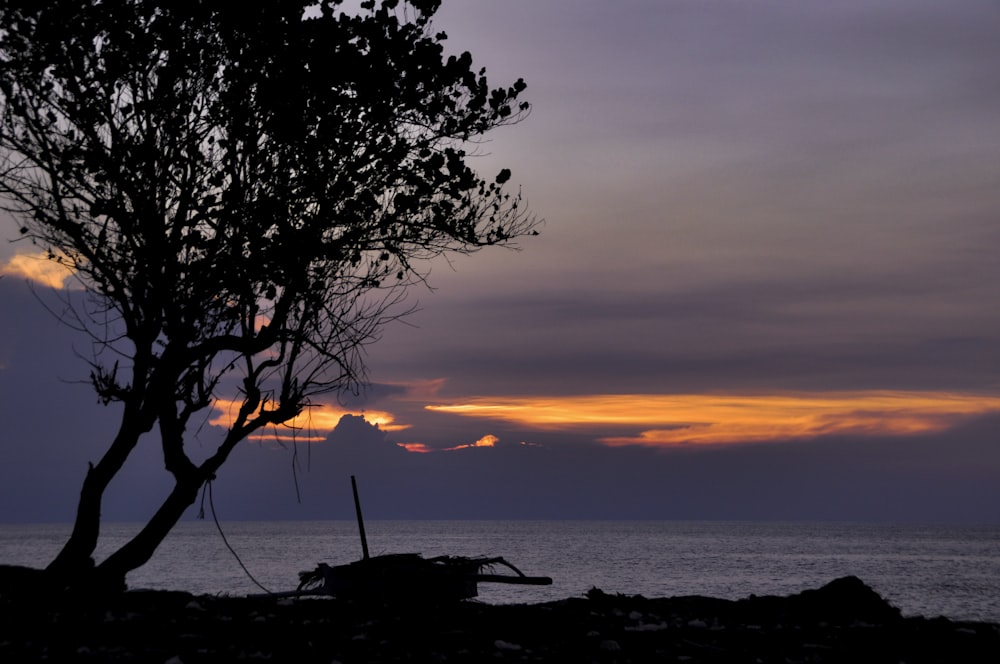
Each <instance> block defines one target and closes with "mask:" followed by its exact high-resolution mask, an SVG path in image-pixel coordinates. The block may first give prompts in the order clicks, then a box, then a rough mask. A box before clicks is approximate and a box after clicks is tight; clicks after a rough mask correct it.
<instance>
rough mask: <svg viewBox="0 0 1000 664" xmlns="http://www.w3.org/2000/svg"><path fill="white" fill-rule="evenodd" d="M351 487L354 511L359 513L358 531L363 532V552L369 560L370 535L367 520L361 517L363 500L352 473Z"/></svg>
mask: <svg viewBox="0 0 1000 664" xmlns="http://www.w3.org/2000/svg"><path fill="white" fill-rule="evenodd" d="M351 489H352V490H353V491H354V511H355V512H357V514H358V532H359V533H361V552H362V553H363V554H364V559H365V560H368V537H366V536H365V520H364V519H363V518H362V517H361V501H360V500H358V482H357V480H355V479H354V475H351Z"/></svg>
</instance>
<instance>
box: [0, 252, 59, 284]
mask: <svg viewBox="0 0 1000 664" xmlns="http://www.w3.org/2000/svg"><path fill="white" fill-rule="evenodd" d="M48 256H49V254H48V252H47V251H39V252H36V253H33V254H16V255H15V256H13V257H12V258H11V259H10V260H9V261H7V263H6V264H4V265H3V266H2V267H0V274H8V275H11V276H17V277H24V278H26V279H29V280H30V281H34V282H36V283H39V284H42V285H44V286H48V287H49V288H57V289H62V288H65V287H66V281H67V280H69V278H70V277H72V276H73V274H74V272H73V269H72V268H71V267H69V266H68V265H64V264H63V263H60V262H58V261H56V260H54V259H51V258H49V257H48Z"/></svg>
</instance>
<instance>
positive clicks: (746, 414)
mask: <svg viewBox="0 0 1000 664" xmlns="http://www.w3.org/2000/svg"><path fill="white" fill-rule="evenodd" d="M426 408H427V409H428V410H432V411H436V412H442V413H453V414H456V415H464V416H467V417H478V418H485V419H492V420H501V421H506V422H511V423H514V424H518V425H522V426H527V427H532V428H536V429H583V428H587V429H589V430H599V429H601V428H605V429H618V430H620V429H622V428H623V427H627V428H636V429H638V430H639V433H638V434H635V435H631V436H606V437H603V438H600V441H601V442H603V443H606V444H608V445H655V446H662V445H679V444H711V443H748V442H763V441H777V440H792V439H803V438H816V437H818V436H828V435H835V434H840V435H883V436H886V435H888V436H898V435H905V434H918V433H931V432H935V431H942V430H945V429H948V428H950V427H952V426H954V425H955V424H956V423H957V422H958V421H961V420H963V419H966V418H968V417H972V416H976V415H982V414H985V413H989V412H998V411H1000V397H995V396H984V395H970V394H960V393H947V392H890V391H860V392H824V393H801V394H787V395H760V396H755V395H704V394H661V395H657V394H613V395H585V396H566V397H498V398H490V397H480V398H474V399H471V400H468V401H466V402H464V403H456V404H447V405H433V406H427V407H426Z"/></svg>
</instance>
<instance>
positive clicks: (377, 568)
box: [278, 476, 552, 600]
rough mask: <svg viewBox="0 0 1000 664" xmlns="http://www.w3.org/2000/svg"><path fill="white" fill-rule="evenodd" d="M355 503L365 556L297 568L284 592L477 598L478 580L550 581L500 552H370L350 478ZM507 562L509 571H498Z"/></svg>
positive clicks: (360, 596) (355, 487) (361, 596)
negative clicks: (292, 586)
mask: <svg viewBox="0 0 1000 664" xmlns="http://www.w3.org/2000/svg"><path fill="white" fill-rule="evenodd" d="M351 487H352V489H353V491H354V507H355V510H356V512H357V517H358V530H359V533H360V535H361V548H362V553H363V557H362V558H361V560H357V561H355V562H353V563H348V564H346V565H327V564H326V563H319V565H317V567H316V569H314V570H311V571H306V572H300V573H299V581H300V583H299V587H298V589H297V590H294V591H292V592H287V593H278V594H279V595H280V596H283V597H298V596H303V595H330V596H335V597H344V598H350V599H396V600H459V599H468V598H471V597H476V596H477V595H478V594H479V584H480V583H508V584H518V585H536V586H541V585H550V584H551V583H552V579H551V578H549V577H547V576H526V575H525V574H524V573H523V572H521V570H519V569H518V568H516V567H514V565H512V564H510V563H509V562H507V561H506V560H504V559H503V558H501V557H495V558H487V557H465V556H436V557H434V558H424V557H423V556H422V555H420V554H419V553H394V554H386V555H380V556H370V555H369V554H368V540H367V537H366V535H365V525H364V519H363V518H362V516H361V503H360V501H359V500H358V485H357V482H356V480H355V478H354V477H353V476H352V477H351ZM497 567H505V568H507V569H508V570H510V571H511V572H513V574H496V573H495V571H496V568H497Z"/></svg>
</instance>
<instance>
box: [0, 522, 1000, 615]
mask: <svg viewBox="0 0 1000 664" xmlns="http://www.w3.org/2000/svg"><path fill="white" fill-rule="evenodd" d="M137 528H138V526H137V525H135V524H110V525H108V526H106V527H105V532H104V539H103V541H102V547H101V550H102V551H105V552H108V551H110V550H112V549H113V547H114V546H116V545H117V544H120V543H122V542H123V541H125V539H126V538H127V537H128V536H129V535H130V534H131V533H132V532H134V531H135V530H136V529H137ZM223 530H224V531H225V534H226V536H227V538H228V540H229V542H230V544H231V545H232V546H233V548H234V549H235V550H236V552H237V553H238V554H239V556H240V558H241V559H242V561H243V563H244V564H245V565H246V566H247V568H248V569H249V571H250V572H251V573H252V574H253V575H254V576H255V577H256V578H257V579H258V580H259V581H260V583H261V584H262V585H263V586H265V587H267V588H268V589H270V590H276V591H277V590H291V589H294V588H295V586H296V585H297V583H298V576H297V575H298V572H299V571H301V570H307V569H312V568H314V567H315V566H316V563H318V562H320V561H323V562H328V563H331V564H337V563H344V562H350V561H353V560H356V559H358V558H360V557H361V545H360V540H359V538H358V534H357V526H356V524H355V523H354V522H351V521H324V522H275V523H254V522H235V523H223ZM366 530H367V534H368V544H369V549H370V550H371V553H372V554H373V555H375V554H379V553H402V552H419V553H423V554H424V555H426V556H428V557H429V556H433V555H442V554H453V555H469V556H477V555H485V556H504V557H505V558H506V559H507V560H508V561H510V562H511V563H513V564H514V565H516V566H517V567H519V568H520V569H521V570H522V571H523V572H524V573H525V574H528V575H546V576H551V577H552V578H553V581H554V583H553V585H552V586H541V587H535V586H506V585H497V584H483V585H481V586H480V599H481V600H483V601H486V602H491V603H504V602H539V601H547V600H553V599H563V598H566V597H573V596H579V595H582V594H583V593H585V592H586V591H587V590H588V589H590V588H591V587H594V586H596V587H598V588H600V589H602V590H604V591H606V592H622V593H630V594H632V593H638V594H643V595H646V596H656V597H669V596H674V595H695V594H697V595H709V596H714V597H722V598H729V599H738V598H741V597H746V596H748V595H750V594H757V595H765V594H778V595H785V594H789V593H795V592H799V591H801V590H805V589H808V588H816V587H819V586H820V585H822V584H824V583H826V582H828V581H830V580H832V579H834V578H836V577H839V576H845V575H848V574H853V575H855V576H858V577H860V578H861V579H862V580H864V581H865V582H866V583H867V584H868V585H870V586H871V587H872V588H874V589H875V590H877V591H878V592H879V593H880V594H881V595H882V596H883V597H885V598H886V599H888V600H889V601H890V602H892V604H894V605H895V606H897V607H899V608H900V609H901V610H902V611H903V613H904V614H905V615H924V616H929V617H930V616H939V615H943V616H947V617H949V618H952V619H956V620H986V621H990V622H996V623H1000V526H940V525H934V526H916V525H877V524H828V523H824V524H791V523H790V524H776V523H746V522H735V523H725V522H671V521H665V522H664V521H638V522H637V521H624V522H615V521H371V522H367V523H366ZM68 532H69V526H66V525H28V526H25V525H0V562H3V563H8V564H22V565H32V566H42V565H44V564H45V563H46V562H47V561H48V560H49V559H51V557H52V556H53V555H55V553H56V552H57V551H58V549H59V546H60V545H61V544H62V542H63V541H64V540H65V538H66V536H67V534H68ZM129 585H130V587H133V588H139V587H144V588H158V589H176V590H188V591H191V592H195V593H208V594H218V593H223V594H233V595H240V594H246V593H254V592H260V590H259V589H258V588H257V587H256V586H255V585H254V584H253V582H252V581H251V580H250V579H249V578H248V577H247V576H246V575H245V574H244V572H243V570H242V569H241V568H240V566H239V564H238V563H237V561H236V560H235V559H234V558H233V556H232V554H231V553H229V551H228V550H227V549H226V548H225V545H224V544H223V542H222V539H221V537H220V536H219V533H218V531H217V530H216V527H215V524H214V523H212V521H211V520H208V521H191V522H184V523H182V524H180V525H179V526H178V527H177V528H176V529H175V531H174V532H173V533H172V534H171V535H170V537H169V538H168V539H167V540H166V541H165V542H164V544H163V545H162V547H161V548H160V550H159V551H158V552H157V555H156V556H155V557H154V559H153V560H152V561H151V562H150V563H149V564H148V565H146V566H145V567H144V568H142V569H140V570H137V571H136V572H134V573H133V574H132V575H131V576H130V577H129Z"/></svg>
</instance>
